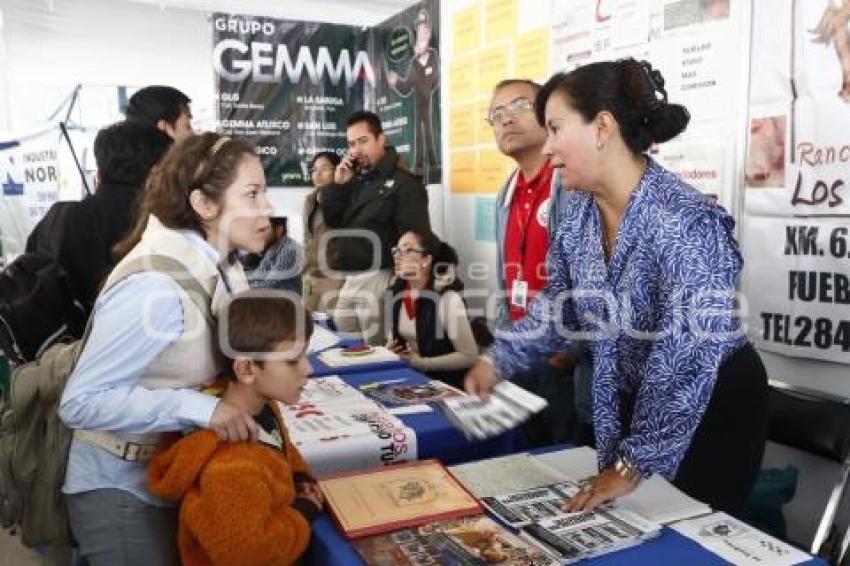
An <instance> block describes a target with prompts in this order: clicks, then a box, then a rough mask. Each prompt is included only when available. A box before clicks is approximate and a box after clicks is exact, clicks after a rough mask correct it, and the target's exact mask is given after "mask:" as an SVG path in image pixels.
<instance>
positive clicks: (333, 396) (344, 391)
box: [298, 375, 371, 407]
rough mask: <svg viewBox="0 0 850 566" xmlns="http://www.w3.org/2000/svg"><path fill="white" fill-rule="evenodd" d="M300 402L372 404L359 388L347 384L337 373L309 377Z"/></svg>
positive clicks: (321, 404)
mask: <svg viewBox="0 0 850 566" xmlns="http://www.w3.org/2000/svg"><path fill="white" fill-rule="evenodd" d="M298 404H299V405H308V404H309V405H320V406H322V407H328V406H331V405H349V406H350V405H354V404H357V405H363V404H365V405H370V406H371V403H370V401H369V399H367V398H366V396H365V395H363V393H361V392H360V390H359V389H357V388H356V387H352V386H351V385H349V384H347V383H346V382H345V381H343V380H342V379H341V378H340V377H339V376H337V375H328V376H326V377H313V378H310V379H308V380H307V385H305V386H304V390H303V391H302V392H301V398H300V399H299V400H298Z"/></svg>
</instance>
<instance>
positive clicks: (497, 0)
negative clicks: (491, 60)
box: [484, 0, 518, 43]
mask: <svg viewBox="0 0 850 566" xmlns="http://www.w3.org/2000/svg"><path fill="white" fill-rule="evenodd" d="M517 18H518V14H517V0H487V5H486V7H485V16H484V19H485V21H486V24H485V25H486V30H487V31H486V34H485V35H486V37H487V43H493V42H494V41H499V40H501V39H512V38H513V36H514V35H515V34H516V25H517Z"/></svg>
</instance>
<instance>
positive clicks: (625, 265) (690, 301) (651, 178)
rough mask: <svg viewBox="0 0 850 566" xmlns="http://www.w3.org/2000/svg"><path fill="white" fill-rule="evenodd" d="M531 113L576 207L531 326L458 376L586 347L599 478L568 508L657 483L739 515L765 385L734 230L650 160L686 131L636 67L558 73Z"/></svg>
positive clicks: (760, 442) (660, 89) (762, 418)
mask: <svg viewBox="0 0 850 566" xmlns="http://www.w3.org/2000/svg"><path fill="white" fill-rule="evenodd" d="M535 111H536V113H537V118H538V120H539V121H540V123H541V124H543V125H544V126H545V127H546V128H547V130H548V132H549V137H548V141H547V143H546V146H545V147H544V152H545V153H547V154H549V155H551V156H552V163H553V165H554V166H555V167H557V168H559V169H560V174H561V180H562V184H563V186H564V187H572V188H573V190H570V191H568V197H567V198H568V199H569V202H568V203H567V204H566V206H565V207H564V209H565V210H567V211H569V212H567V213H566V214H565V215H564V218H563V220H562V221H561V224H560V225H559V226H558V227H557V230H556V232H555V235H554V236H553V243H552V245H551V247H550V251H549V253H550V256H549V282H548V286H547V288H546V290H545V291H544V292H543V293H541V294H540V295H538V297H537V299H536V300H535V301H534V302H533V303H532V305H531V307H530V310H529V314H528V316H527V317H526V318H525V319H524V320H523V321H521V322H520V323H519V324H517V325H516V326H515V327H513V328H512V329H511V330H507V331H504V332H500V333H497V336H496V342H495V343H494V345H493V347H492V349H491V351H490V355H489V359H487V360H486V361H482V362H480V363H479V364H478V365H476V366H475V367H474V368H473V369H472V370H471V371H470V373H469V374H468V375H467V378H466V388H467V390H469V391H470V392H475V393H483V394H486V393H488V392H489V390H490V389H491V388H492V385H493V384H494V383H495V382H496V380H497V379H499V376H505V377H509V376H511V375H513V374H515V373H517V372H519V371H527V370H528V369H529V368H531V367H532V366H533V365H534V363H535V362H536V361H537V360H540V359H543V358H545V357H546V356H548V355H550V354H551V353H552V352H560V351H564V350H565V349H566V348H567V347H568V345H569V344H570V343H571V342H572V341H574V340H583V341H585V342H586V343H587V345H588V348H589V350H590V353H591V356H592V364H593V372H592V373H593V380H592V382H593V385H592V388H593V425H594V436H595V440H596V448H597V453H598V461H599V469H600V470H601V472H600V473H599V475H597V476H595V477H593V478H591V479H589V480H588V481H587V482H585V484H584V486H583V490H582V492H581V493H579V494H578V495H577V496H576V497H575V498H573V499H572V500H571V501H570V502H568V504H567V506H566V507H567V509H568V510H580V509H592V508H593V507H595V506H596V505H598V504H600V503H602V502H605V501H609V500H612V499H614V498H616V497H619V496H621V495H623V494H625V493H628V492H629V491H631V490H632V489H634V487H635V486H636V485H637V483H638V482H639V481H640V479H641V478H643V477H646V476H649V475H651V474H661V475H662V476H663V477H665V478H667V479H669V480H672V481H673V482H674V483H675V484H676V485H677V486H678V487H679V488H680V489H682V490H683V491H685V492H686V493H689V494H690V495H692V496H694V497H696V498H698V499H701V500H703V501H705V502H707V503H709V504H711V505H712V506H714V507H715V508H718V509H722V510H725V511H728V512H733V513H734V512H737V511H740V510H741V508H742V506H743V504H744V501H745V500H746V497H747V495H748V494H749V491H750V489H751V488H752V484H753V482H754V481H755V477H756V475H757V473H758V469H759V465H760V463H761V456H762V453H763V451H764V440H765V435H766V422H767V378H766V374H765V371H764V367H763V366H762V364H761V361H760V360H759V358H758V355H757V354H756V353H755V350H753V348H752V347H751V346H750V345H749V344H748V343H747V341H746V337H745V333H744V328H743V325H742V322H741V321H740V320H739V318H738V316H737V312H736V305H737V302H736V299H735V292H736V285H737V283H738V278H739V276H740V273H741V267H742V260H741V256H740V253H739V252H738V244H737V242H736V241H735V238H734V236H733V234H732V230H733V226H734V221H733V220H732V218H731V217H730V216H729V215H728V214H727V213H726V212H725V211H724V210H723V209H722V208H721V207H720V206H717V205H716V204H713V203H712V202H711V201H710V200H709V199H708V198H706V197H705V196H703V195H702V194H701V193H699V192H698V191H697V190H695V189H694V188H693V187H691V186H690V185H687V184H686V183H684V182H683V181H682V180H681V179H679V178H678V177H676V176H675V175H674V174H672V173H670V172H669V171H667V170H665V169H664V168H662V167H661V166H660V165H658V164H657V163H656V162H655V161H654V160H653V159H652V158H651V157H649V156H648V155H646V152H647V150H648V149H649V147H650V145H651V144H653V143H660V142H664V141H667V140H669V139H671V138H673V137H675V136H677V135H678V134H679V133H681V132H682V131H683V130H684V129H685V127H686V126H687V123H688V120H689V115H688V112H687V110H686V109H685V108H684V107H683V106H680V105H676V104H670V103H668V102H667V93H666V91H665V90H664V79H663V77H662V76H661V74H660V73H659V72H658V71H657V70H654V69H653V68H652V67H651V66H650V65H649V64H648V63H646V62H638V61H635V60H633V59H623V60H620V61H616V62H614V61H606V62H600V63H592V64H589V65H585V66H583V67H580V68H578V69H576V70H574V71H572V72H571V73H568V74H563V73H559V74H557V75H555V76H554V77H552V78H551V79H550V80H549V81H548V82H547V83H546V85H545V86H544V87H543V89H542V91H541V92H540V94H539V96H538V98H537V101H536V104H535Z"/></svg>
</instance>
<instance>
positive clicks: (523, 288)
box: [511, 279, 528, 309]
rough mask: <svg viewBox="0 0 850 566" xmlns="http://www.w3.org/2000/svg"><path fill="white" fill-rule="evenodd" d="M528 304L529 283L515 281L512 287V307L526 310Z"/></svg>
mask: <svg viewBox="0 0 850 566" xmlns="http://www.w3.org/2000/svg"><path fill="white" fill-rule="evenodd" d="M526 302H528V281H522V280H519V279H517V280H515V281H514V284H513V286H512V287H511V306H512V307H519V308H521V309H524V308H525V305H526Z"/></svg>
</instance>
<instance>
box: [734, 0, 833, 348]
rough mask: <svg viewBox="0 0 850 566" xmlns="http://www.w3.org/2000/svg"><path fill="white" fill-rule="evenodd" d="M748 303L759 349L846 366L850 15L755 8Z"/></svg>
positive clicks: (811, 7) (814, 4)
mask: <svg viewBox="0 0 850 566" xmlns="http://www.w3.org/2000/svg"><path fill="white" fill-rule="evenodd" d="M754 10H755V11H754V14H753V17H754V21H753V53H752V61H758V64H757V65H753V67H752V69H751V91H750V93H751V94H750V124H749V126H750V132H749V147H748V154H747V164H746V181H745V185H746V189H745V205H744V206H745V218H744V227H745V232H744V249H745V259H746V270H745V281H744V292H745V297H746V299H747V306H748V311H749V321H750V322H749V330H750V335H751V337H752V338H753V340H754V341H755V342H756V343H757V345H758V346H759V347H760V348H763V349H765V350H769V351H774V352H777V353H781V354H786V355H792V356H799V357H806V358H814V359H819V360H828V361H832V362H841V363H850V189H848V186H847V183H848V182H850V175H848V171H850V169H849V167H850V44H848V33H847V31H848V24H850V7H848V4H847V3H846V2H844V3H838V4H836V3H833V2H831V1H830V0H808V1H806V2H802V1H793V0H782V1H777V0H757V1H756V2H755V4H754Z"/></svg>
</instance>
